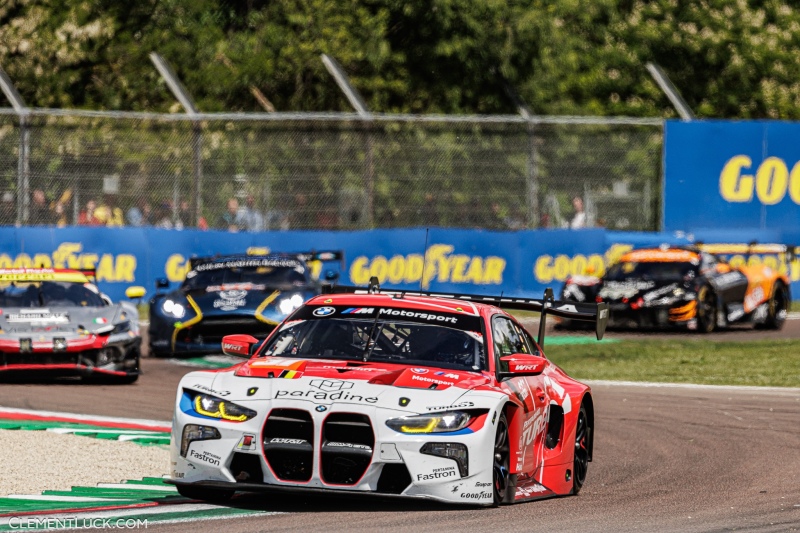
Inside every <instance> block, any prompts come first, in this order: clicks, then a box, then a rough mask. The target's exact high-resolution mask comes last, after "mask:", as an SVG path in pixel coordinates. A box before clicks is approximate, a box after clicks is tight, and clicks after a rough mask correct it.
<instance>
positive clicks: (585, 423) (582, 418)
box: [572, 404, 591, 494]
mask: <svg viewBox="0 0 800 533" xmlns="http://www.w3.org/2000/svg"><path fill="white" fill-rule="evenodd" d="M590 432H591V428H590V427H589V417H588V415H587V414H586V407H584V405H583V404H581V410H580V411H578V423H577V424H576V425H575V455H574V458H573V460H572V494H578V493H579V492H580V491H581V488H582V487H583V484H584V482H585V481H586V472H587V471H588V470H589V447H588V445H589V435H590Z"/></svg>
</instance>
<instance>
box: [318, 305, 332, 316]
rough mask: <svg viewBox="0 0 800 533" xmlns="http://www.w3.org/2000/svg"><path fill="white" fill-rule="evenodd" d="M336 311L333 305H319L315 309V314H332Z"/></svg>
mask: <svg viewBox="0 0 800 533" xmlns="http://www.w3.org/2000/svg"><path fill="white" fill-rule="evenodd" d="M335 312H336V309H335V308H333V307H318V308H316V309H314V313H313V314H314V316H330V315H332V314H333V313H335Z"/></svg>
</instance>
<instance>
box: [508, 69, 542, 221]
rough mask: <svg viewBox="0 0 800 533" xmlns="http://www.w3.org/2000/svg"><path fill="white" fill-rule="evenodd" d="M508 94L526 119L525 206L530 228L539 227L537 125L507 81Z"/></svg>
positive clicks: (525, 105)
mask: <svg viewBox="0 0 800 533" xmlns="http://www.w3.org/2000/svg"><path fill="white" fill-rule="evenodd" d="M503 87H504V88H505V90H506V94H507V95H508V97H509V98H510V99H511V101H512V102H513V103H514V105H515V106H516V108H517V112H518V113H519V114H520V116H521V117H522V118H524V119H525V121H526V126H527V132H528V160H527V163H526V179H525V193H526V194H525V206H526V208H527V211H528V212H527V219H528V224H527V227H528V228H537V227H539V220H540V217H539V179H538V178H539V176H538V172H537V171H538V168H537V166H536V131H535V130H536V127H535V124H534V118H533V113H531V110H530V108H529V107H528V105H527V104H526V103H525V102H524V101H523V100H522V97H521V96H520V95H519V93H517V91H515V90H514V88H513V87H512V86H511V85H510V84H509V83H508V82H506V81H504V82H503Z"/></svg>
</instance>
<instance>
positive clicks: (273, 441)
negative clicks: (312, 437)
mask: <svg viewBox="0 0 800 533" xmlns="http://www.w3.org/2000/svg"><path fill="white" fill-rule="evenodd" d="M307 443H308V441H307V440H306V439H283V438H277V437H276V438H274V439H270V440H269V444H307Z"/></svg>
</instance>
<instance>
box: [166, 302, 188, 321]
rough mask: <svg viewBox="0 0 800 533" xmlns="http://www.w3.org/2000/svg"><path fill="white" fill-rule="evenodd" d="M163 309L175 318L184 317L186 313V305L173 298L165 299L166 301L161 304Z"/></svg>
mask: <svg viewBox="0 0 800 533" xmlns="http://www.w3.org/2000/svg"><path fill="white" fill-rule="evenodd" d="M161 310H162V311H164V313H165V314H167V315H169V316H173V317H175V318H183V316H184V315H185V314H186V307H185V306H184V305H183V304H180V303H178V302H173V301H172V300H164V303H162V304H161Z"/></svg>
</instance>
